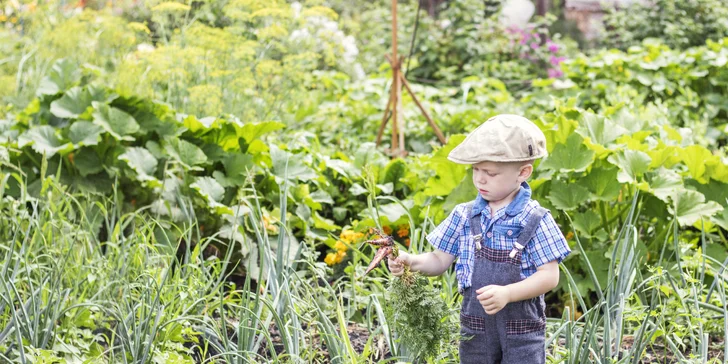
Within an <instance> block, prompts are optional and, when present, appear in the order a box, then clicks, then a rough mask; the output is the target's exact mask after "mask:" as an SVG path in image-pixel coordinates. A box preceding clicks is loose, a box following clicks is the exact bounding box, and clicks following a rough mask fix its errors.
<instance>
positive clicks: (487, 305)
mask: <svg viewBox="0 0 728 364" xmlns="http://www.w3.org/2000/svg"><path fill="white" fill-rule="evenodd" d="M475 293H477V294H478V296H477V298H478V301H480V305H481V306H483V309H485V313H487V314H489V315H495V314H496V313H497V312H498V311H500V310H502V309H503V307H506V305H507V304H508V303H510V302H511V291H510V289H508V287H506V286H496V285H490V286H485V287H482V288H479V289H477V290H476V291H475Z"/></svg>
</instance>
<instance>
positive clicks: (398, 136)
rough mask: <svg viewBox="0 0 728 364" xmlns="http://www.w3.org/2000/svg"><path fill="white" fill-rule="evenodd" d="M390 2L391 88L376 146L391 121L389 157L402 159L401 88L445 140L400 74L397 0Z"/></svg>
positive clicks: (442, 138)
mask: <svg viewBox="0 0 728 364" xmlns="http://www.w3.org/2000/svg"><path fill="white" fill-rule="evenodd" d="M391 1H392V55H391V56H390V55H388V54H387V55H385V57H386V58H387V61H389V64H390V66H391V67H392V88H391V89H390V91H389V99H388V100H387V106H386V107H385V109H384V115H383V116H382V123H381V125H380V126H379V131H378V132H377V146H378V145H379V144H380V143H381V142H382V135H383V134H384V130H385V129H386V128H387V123H388V122H389V119H390V118H391V119H392V141H391V145H390V150H389V152H390V155H391V156H397V157H402V156H405V155H406V154H407V152H406V151H405V139H404V138H405V133H404V129H405V128H404V116H403V115H402V113H403V108H402V86H404V87H405V88H407V92H409V94H410V96H412V100H414V102H415V104H416V105H417V107H418V108H419V109H420V111H421V112H422V115H424V116H425V119H427V123H428V124H430V126H431V127H432V129H433V130H434V132H435V135H436V136H437V139H438V140H439V141H440V143H442V144H445V143H447V138H445V135H443V133H442V131H441V130H440V128H438V127H437V124H435V121H434V120H432V118H431V117H430V115H429V114H428V113H427V111H426V110H425V108H424V106H422V103H420V100H418V99H417V97H416V96H415V93H414V92H413V91H412V88H411V87H410V85H409V82H407V79H406V78H405V77H404V73H403V72H402V60H403V59H402V58H401V57H399V56H397V0H391Z"/></svg>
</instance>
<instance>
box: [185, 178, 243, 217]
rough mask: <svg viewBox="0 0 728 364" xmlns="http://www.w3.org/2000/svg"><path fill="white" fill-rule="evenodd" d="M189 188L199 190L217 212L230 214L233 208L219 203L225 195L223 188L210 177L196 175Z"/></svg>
mask: <svg viewBox="0 0 728 364" xmlns="http://www.w3.org/2000/svg"><path fill="white" fill-rule="evenodd" d="M190 188H192V189H193V190H195V191H197V192H199V194H200V195H201V196H202V197H204V198H205V199H206V200H207V205H208V206H209V207H210V209H212V210H214V211H217V212H218V213H226V214H232V213H233V210H232V209H231V208H229V207H227V206H225V205H223V204H221V203H220V201H221V200H222V198H223V196H224V195H225V188H224V187H222V186H221V185H220V184H219V183H217V181H215V179H214V178H212V177H197V179H196V180H195V182H194V183H192V184H191V185H190Z"/></svg>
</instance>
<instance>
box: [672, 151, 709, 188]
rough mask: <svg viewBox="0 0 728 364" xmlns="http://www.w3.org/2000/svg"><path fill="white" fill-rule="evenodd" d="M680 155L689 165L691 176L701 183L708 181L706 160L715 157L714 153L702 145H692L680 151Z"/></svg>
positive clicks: (686, 164)
mask: <svg viewBox="0 0 728 364" xmlns="http://www.w3.org/2000/svg"><path fill="white" fill-rule="evenodd" d="M680 157H681V158H682V162H683V163H684V164H685V166H687V167H688V172H689V174H690V177H692V178H693V179H695V180H697V181H698V182H700V183H707V182H708V180H707V177H706V176H705V168H706V162H707V161H708V160H710V159H712V158H714V156H713V153H711V152H710V151H709V150H708V149H706V148H705V147H702V146H700V145H691V146H688V147H685V148H684V149H682V150H681V151H680Z"/></svg>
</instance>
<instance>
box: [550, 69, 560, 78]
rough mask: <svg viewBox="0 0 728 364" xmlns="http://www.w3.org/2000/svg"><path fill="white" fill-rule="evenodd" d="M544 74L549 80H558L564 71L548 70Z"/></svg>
mask: <svg viewBox="0 0 728 364" xmlns="http://www.w3.org/2000/svg"><path fill="white" fill-rule="evenodd" d="M546 72H547V73H548V75H549V78H559V77H562V76H563V75H564V71H562V70H559V69H556V68H549V69H548V71H546Z"/></svg>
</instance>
